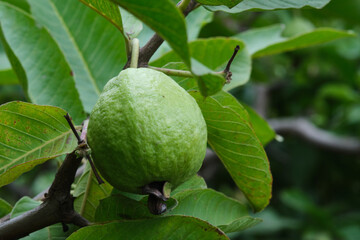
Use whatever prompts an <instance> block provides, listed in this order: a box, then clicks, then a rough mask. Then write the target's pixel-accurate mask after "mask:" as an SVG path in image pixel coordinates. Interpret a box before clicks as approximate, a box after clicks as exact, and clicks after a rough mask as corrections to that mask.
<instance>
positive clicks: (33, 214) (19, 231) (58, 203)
mask: <svg viewBox="0 0 360 240" xmlns="http://www.w3.org/2000/svg"><path fill="white" fill-rule="evenodd" d="M69 124H70V125H71V124H72V123H71V121H70V122H69ZM84 129H86V127H84ZM85 131H86V130H85ZM83 134H84V135H85V134H86V133H83ZM83 134H82V136H83ZM83 139H84V138H82V139H79V138H78V140H80V142H82V140H83ZM83 147H87V145H86V144H79V146H78V147H77V148H76V149H75V150H74V151H73V152H71V153H69V154H68V155H67V156H66V158H65V160H64V162H63V164H62V165H61V166H60V168H59V170H58V171H57V173H56V176H55V179H54V181H53V183H52V185H51V186H50V189H49V191H48V193H47V194H45V198H44V201H43V203H42V204H41V205H40V206H39V207H37V208H35V209H32V210H30V211H28V212H26V213H24V214H22V215H20V216H17V217H15V218H12V219H9V220H7V221H5V222H3V223H2V224H0V240H11V239H18V238H21V237H25V236H27V235H29V234H30V233H32V232H35V231H37V230H40V229H42V228H44V227H47V226H50V225H53V224H55V223H63V224H67V223H72V224H75V225H77V226H79V227H84V226H87V225H89V224H90V223H89V221H87V220H86V219H85V218H83V217H82V216H81V215H80V214H78V213H77V212H76V211H75V210H74V197H73V196H72V195H71V194H70V190H71V184H72V183H73V182H74V179H75V174H76V171H77V169H78V167H79V165H80V163H81V160H82V157H79V156H78V155H77V154H76V152H77V151H79V150H80V151H81V150H84V149H81V148H83Z"/></svg>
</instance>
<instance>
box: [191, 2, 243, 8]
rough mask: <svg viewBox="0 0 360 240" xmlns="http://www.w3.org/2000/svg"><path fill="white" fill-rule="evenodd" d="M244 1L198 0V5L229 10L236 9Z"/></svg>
mask: <svg viewBox="0 0 360 240" xmlns="http://www.w3.org/2000/svg"><path fill="white" fill-rule="evenodd" d="M242 1H243V0H197V2H198V3H200V4H203V5H209V6H219V5H220V6H221V5H224V6H227V7H229V8H232V7H235V6H236V5H237V4H238V3H239V2H242Z"/></svg>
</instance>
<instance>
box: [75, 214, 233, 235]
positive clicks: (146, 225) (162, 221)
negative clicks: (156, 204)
mask: <svg viewBox="0 0 360 240" xmlns="http://www.w3.org/2000/svg"><path fill="white" fill-rule="evenodd" d="M119 236H126V238H128V239H132V240H143V239H144V237H145V236H146V237H145V238H146V239H148V240H152V239H153V240H155V239H167V240H178V239H202V240H207V239H208V240H214V239H219V240H221V239H229V238H228V237H226V235H225V234H224V233H223V232H222V231H221V230H219V229H218V228H216V227H214V226H212V225H210V224H209V223H207V222H204V221H202V220H200V219H196V218H193V217H187V216H170V217H161V218H153V219H148V220H134V221H123V222H112V223H108V224H104V225H94V226H89V227H84V228H81V229H80V230H78V231H76V232H75V233H73V234H72V235H71V236H70V237H69V238H68V240H83V239H87V240H93V239H94V240H97V239H99V238H102V239H107V240H112V239H114V240H115V239H119Z"/></svg>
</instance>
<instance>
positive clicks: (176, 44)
mask: <svg viewBox="0 0 360 240" xmlns="http://www.w3.org/2000/svg"><path fill="white" fill-rule="evenodd" d="M112 1H113V2H115V3H117V4H119V5H120V6H121V7H123V8H124V9H126V10H127V11H129V12H130V13H132V14H133V15H134V16H136V17H137V18H138V19H140V20H141V21H143V22H144V23H145V24H147V25H148V26H149V27H151V28H152V29H153V30H154V31H155V32H157V33H158V34H159V36H161V37H162V38H163V39H164V40H166V41H167V42H168V43H169V44H170V46H171V47H172V48H173V49H174V51H175V52H176V53H177V54H178V55H179V56H180V57H181V59H182V60H183V61H184V63H185V64H186V65H187V66H190V54H189V47H188V45H187V34H186V26H185V20H184V17H183V14H182V13H181V12H180V11H179V9H178V8H177V7H176V6H175V4H173V3H172V2H171V1H170V0H138V1H133V0H112Z"/></svg>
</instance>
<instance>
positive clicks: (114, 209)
mask: <svg viewBox="0 0 360 240" xmlns="http://www.w3.org/2000/svg"><path fill="white" fill-rule="evenodd" d="M147 200H148V197H143V198H142V199H141V200H139V201H136V200H134V199H131V198H128V197H126V196H124V195H122V194H117V195H112V196H110V197H108V198H105V199H103V200H101V201H100V205H99V207H98V208H97V210H96V215H95V219H96V222H105V221H113V220H124V219H148V218H154V217H158V216H156V215H153V214H151V213H150V212H149V209H148V206H147ZM176 205H177V201H176V200H175V199H173V198H170V199H169V200H168V201H166V207H167V209H168V210H171V209H173V208H174V207H175V206H176Z"/></svg>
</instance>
